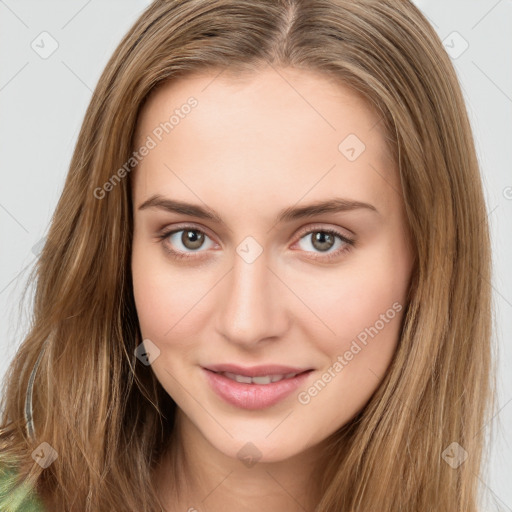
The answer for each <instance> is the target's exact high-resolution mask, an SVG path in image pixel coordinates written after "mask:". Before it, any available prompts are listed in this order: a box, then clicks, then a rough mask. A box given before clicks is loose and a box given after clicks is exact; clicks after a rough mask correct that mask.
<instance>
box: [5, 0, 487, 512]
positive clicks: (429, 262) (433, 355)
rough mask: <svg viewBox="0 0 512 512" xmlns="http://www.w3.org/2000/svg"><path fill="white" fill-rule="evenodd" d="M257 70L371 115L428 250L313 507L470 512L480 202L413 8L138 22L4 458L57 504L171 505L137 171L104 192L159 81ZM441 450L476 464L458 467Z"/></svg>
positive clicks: (168, 433)
mask: <svg viewBox="0 0 512 512" xmlns="http://www.w3.org/2000/svg"><path fill="white" fill-rule="evenodd" d="M263 64H267V65H268V64H270V65H272V66H274V67H276V68H277V67H279V66H281V67H286V66H292V67H295V68H298V69H305V70H314V71H319V72H321V73H323V74H324V76H326V77H327V76H328V77H330V78H333V79H334V80H337V81H338V82H339V83H340V84H344V85H346V86H348V87H350V88H352V90H354V91H358V92H359V93H361V94H363V95H364V97H365V98H366V99H367V101H368V105H369V106H371V107H372V108H375V109H376V110H377V111H378V112H379V114H380V116H381V118H382V121H381V122H382V123H383V126H384V127H385V129H386V133H387V142H388V144H389V147H390V149H391V150H392V154H393V155H394V158H395V159H396V163H397V168H398V169H399V173H400V180H401V184H402V189H403V196H404V202H405V208H406V214H407V221H408V224H409V227H410V231H411V234H412V239H413V243H414V250H415V253H416V261H415V266H414V271H413V275H412V278H411V288H410V301H409V303H408V304H407V308H406V314H405V315H404V320H403V324H402V330H401V338H400V342H399V345H398V348H397V350H396V353H395V355H394V358H393V361H392V363H391V366H390V368H389V370H388V372H387V374H386V376H385V377H384V380H383V382H382V383H381V385H380V387H379V388H378V390H377V391H376V392H375V394H374V396H373V397H372V398H371V400H370V401H369V403H368V404H367V405H366V406H365V407H364V409H363V410H362V411H360V413H359V414H358V415H357V417H356V418H354V420H353V421H351V422H350V423H349V424H348V425H345V426H344V427H343V428H341V429H340V430H339V431H338V432H336V433H335V434H333V435H332V436H330V438H329V439H328V441H329V445H328V448H329V457H328V459H327V460H328V464H327V466H324V467H323V468H322V474H323V480H322V489H321V496H322V497H321V500H320V502H319V503H318V505H317V507H316V509H315V510H316V511H317V512H340V511H361V512H363V511H364V512H369V511H379V512H391V511H398V510H403V511H411V512H412V511H415V512H417V511H425V512H426V511H431V510H436V511H437V510H450V511H456V510H457V511H464V512H476V510H477V499H478V489H479V486H478V475H479V474H480V471H481V461H482V454H483V453H484V448H485V440H484V438H483V434H484V432H485V430H484V429H483V427H484V426H485V425H486V422H487V421H488V419H489V418H490V414H492V411H493V407H492V406H490V405H489V404H493V403H494V402H493V401H492V400H491V398H492V397H493V396H494V395H493V387H494V381H493V375H494V374H493V371H492V370H493V368H492V362H493V360H492V357H491V348H492V347H491V340H492V337H491V331H492V308H491V290H490V286H489V282H490V277H491V276H490V274H491V257H490V236H489V228H488V222H487V217H486V205H485V201H484V196H483V191H482V183H481V177H480V174H479V165H478V161H477V157H476V153H475V147H474V141H473V136H472V132H471V128H470V123H469V121H468V116H467V112H466V107H465V103H464V100H463V96H462V93H461V88H460V85H459V83H458V80H457V77H456V73H455V71H454V68H453V65H452V63H451V61H450V58H449V57H448V55H447V54H446V52H445V51H444V49H443V46H442V43H441V41H440V39H439V38H438V36H437V34H436V32H435V31H434V30H433V28H432V27H431V26H430V25H429V23H428V22H427V20H426V19H425V17H424V16H423V15H422V14H421V12H420V11H419V10H418V9H417V8H416V7H415V6H414V5H413V4H412V3H410V2H409V1H406V0H379V1H375V0H357V1H354V0H179V1H178V0H160V1H155V2H153V3H152V4H151V5H150V6H149V7H148V8H147V9H146V10H145V11H144V12H143V13H142V15H141V16H140V17H139V19H138V20H137V21H136V22H135V24H134V25H133V27H132V28H131V29H130V30H129V32H128V33H127V35H126V36H125V37H124V38H123V40H122V41H121V43H120V44H119V46H118V48H117V49H116V50H115V52H114V54H113V56H112V57H111V59H110V61H109V62H108V64H107V66H106V68H105V70H104V72H103V74H102V76H101V78H100V80H99V82H98V85H97V87H96V89H95V91H94V94H93V97H92V100H91V102H90V105H89V107H88V109H87V112H86V115H85V119H84V121H83V125H82V128H81V131H80V134H79V138H78V141H77V144H76V148H75V151H74V155H73V158H72V161H71V165H70V169H69V173H68V175H67V179H66V182H65V185H64V190H63V192H62V195H61V197H60V200H59V203H58V206H57V208H56V211H55V214H54V217H53V220H52V223H51V228H50V230H49V233H48V236H47V240H46V243H45V245H44V248H43V250H42V252H41V254H40V257H39V261H38V263H37V267H36V271H35V273H34V279H36V293H35V299H34V308H33V321H32V324H31V329H30V332H29V334H28V335H27V336H26V338H25V339H24V341H23V343H22V345H21V347H20V349H19V351H18V353H17V355H16V358H15V359H14V360H13V361H12V363H11V365H10V367H9V371H8V374H7V378H6V381H5V387H4V394H3V412H2V414H3V416H2V418H1V424H0V427H1V430H0V449H1V453H2V456H1V460H0V463H1V464H3V466H4V467H5V468H11V469H13V470H16V472H17V473H18V474H19V479H20V481H23V482H25V485H26V486H28V487H26V488H31V487H33V488H34V490H35V491H37V493H38V495H39V496H44V497H45V502H46V503H48V504H51V510H80V511H81V512H83V511H85V512H92V511H94V512H97V511H106V510H117V511H120V510H127V511H128V510H129V511H138V512H150V511H151V512H153V511H157V512H158V511H160V510H161V504H160V503H159V500H158V497H157V494H156V489H155V487H154V485H153V480H152V474H153V469H154V468H155V465H156V464H157V462H158V461H159V458H160V457H161V455H162V454H163V453H164V451H165V450H166V448H167V447H168V446H169V442H170V440H171V438H172V435H173V427H174V410H175V404H174V402H173V401H172V400H171V399H170V398H169V397H168V395H167V394H166V393H165V392H164V391H163V388H162V387H161V386H160V384H159V383H158V381H157V380H156V378H155V377H154V375H153V373H152V371H151V370H150V368H148V367H145V366H144V365H142V364H140V363H137V359H136V357H135V355H134V350H135V347H136V346H138V345H139V344H140V342H141V335H140V332H139V327H138V323H137V314H136V309H135V305H134V300H133V295H132V286H131V275H130V253H131V236H132V228H133V225H132V205H131V199H130V186H131V185H130V183H131V179H130V176H131V174H129V173H128V172H127V173H125V174H128V175H127V176H125V177H123V178H122V179H119V180H116V181H115V183H113V184H112V186H111V187H109V192H108V194H106V195H104V196H103V197H99V196H101V195H102V194H99V193H98V189H101V188H102V187H104V184H105V183H107V182H108V181H109V180H111V179H112V176H113V175H114V174H115V173H116V171H117V170H118V169H120V168H122V167H123V165H125V163H126V162H127V161H128V160H129V158H130V156H131V155H132V151H133V137H134V132H135V128H136V123H137V118H138V114H139V112H140V110H141V107H142V105H143V103H144V101H145V100H146V98H147V97H148V95H149V94H150V93H151V91H152V90H153V89H154V88H155V87H156V86H157V85H159V84H162V83H163V82H164V81H168V80H173V79H175V78H177V77H182V76H185V75H186V74H187V73H192V72H201V71H204V70H207V69H218V70H219V71H220V70H229V71H233V72H235V73H239V74H241V73H245V72H247V73H249V72H257V70H258V68H259V66H260V65H263ZM199 108H200V107H199ZM131 172H136V171H135V170H133V171H131ZM118 176H119V174H118ZM111 183H112V182H111ZM103 190H105V189H104V188H103ZM39 355H41V359H40V363H39V366H38V367H37V371H36V372H35V373H33V369H34V368H35V367H36V366H35V365H36V361H37V358H38V356H39ZM31 373H32V376H33V377H34V381H33V387H31V389H33V394H32V404H33V412H32V413H31V414H29V418H30V419H31V420H32V421H33V426H34V431H33V433H34V435H33V436H32V435H28V434H30V433H31V432H32V431H30V432H28V433H27V423H26V417H25V405H26V392H27V389H28V388H29V378H30V376H31ZM43 442H46V443H48V444H49V445H50V446H51V447H52V448H53V449H54V450H55V451H56V452H57V454H58V457H57V459H56V460H55V461H54V462H53V464H51V465H50V466H49V467H47V468H46V469H42V467H41V465H39V464H37V463H36V462H34V459H33V458H32V457H31V453H32V451H33V450H34V449H35V448H36V447H37V446H39V445H40V444H41V443H43ZM452 443H457V445H452ZM450 445H452V446H451V448H450ZM447 448H448V449H451V450H452V452H449V453H450V454H451V455H453V450H454V449H455V450H461V449H463V450H465V452H459V453H467V459H466V460H465V461H464V463H462V464H460V465H459V466H458V467H456V468H455V467H453V465H451V464H448V463H447V462H445V460H446V457H445V455H446V451H445V450H446V449H447ZM178 471H179V469H176V474H175V475H171V476H174V477H176V478H177V477H178V474H177V472H178ZM1 504H2V502H1V500H0V505H1ZM0 508H1V507H0Z"/></svg>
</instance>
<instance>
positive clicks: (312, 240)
mask: <svg viewBox="0 0 512 512" xmlns="http://www.w3.org/2000/svg"><path fill="white" fill-rule="evenodd" d="M304 241H305V242H306V243H304ZM298 245H299V247H300V248H301V249H302V250H304V251H305V252H309V253H311V254H312V257H313V259H318V260H324V261H327V260H330V259H333V258H338V257H340V256H341V255H342V254H344V253H345V252H347V251H349V250H350V249H351V248H352V246H353V245H354V240H351V239H349V238H347V237H346V236H343V235H342V234H341V233H339V232H338V231H335V230H332V229H318V228H317V229H310V230H309V231H306V232H305V233H303V235H302V236H301V238H300V240H299V242H298ZM301 245H302V247H301ZM333 248H334V250H331V249H333Z"/></svg>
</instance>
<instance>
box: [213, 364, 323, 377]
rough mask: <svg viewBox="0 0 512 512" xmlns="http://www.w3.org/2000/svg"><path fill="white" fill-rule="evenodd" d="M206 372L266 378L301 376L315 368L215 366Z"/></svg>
mask: <svg viewBox="0 0 512 512" xmlns="http://www.w3.org/2000/svg"><path fill="white" fill-rule="evenodd" d="M204 368H205V369H206V370H210V371H212V372H215V373H224V372H227V373H231V374H234V375H243V376H246V377H264V376H272V375H284V376H286V375H290V374H295V375H298V374H301V373H304V372H306V371H309V370H312V369H313V368H307V367H306V368H304V367H303V368H300V367H293V366H284V365H277V364H266V365H260V366H239V365H236V364H229V363H227V364H214V365H208V366H205V367H204Z"/></svg>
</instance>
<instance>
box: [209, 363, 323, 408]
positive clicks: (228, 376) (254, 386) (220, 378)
mask: <svg viewBox="0 0 512 512" xmlns="http://www.w3.org/2000/svg"><path fill="white" fill-rule="evenodd" d="M226 368H228V369H229V370H234V371H228V370H226ZM217 370H218V371H217ZM202 372H203V374H204V375H205V377H206V381H207V383H208V384H209V386H210V388H211V389H212V391H214V392H215V394H216V395H217V396H219V397H220V398H222V399H223V400H224V401H225V402H227V403H229V404H231V405H234V406H235V407H238V408H241V409H249V410H255V409H264V408H266V407H270V406H272V405H274V404H276V403H278V402H280V401H281V400H284V399H285V398H286V397H288V396H289V395H290V394H291V393H293V392H294V391H296V390H297V389H298V388H299V387H300V386H301V385H303V384H305V382H306V381H307V380H308V379H309V377H310V375H311V374H312V373H314V372H313V370H312V369H306V370H304V369H302V368H293V367H290V366H278V365H266V366H258V367H251V368H247V367H245V368H243V367H240V366H236V365H212V366H209V367H208V368H204V367H203V368H202ZM275 372H277V373H275ZM279 372H281V373H279ZM248 374H253V375H248ZM287 375H288V378H287V377H286V376H287ZM270 376H274V377H276V376H278V377H281V378H280V379H279V380H275V381H274V382H272V379H270V382H269V377H270ZM233 377H234V378H233ZM237 377H239V378H238V379H237ZM244 379H245V380H244ZM247 379H249V380H250V382H248V381H247Z"/></svg>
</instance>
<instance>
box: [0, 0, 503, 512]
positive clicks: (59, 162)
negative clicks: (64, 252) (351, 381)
mask: <svg viewBox="0 0 512 512" xmlns="http://www.w3.org/2000/svg"><path fill="white" fill-rule="evenodd" d="M416 3H417V5H418V6H419V7H420V8H421V9H422V10H423V12H424V13H425V14H426V15H427V16H428V18H429V19H430V21H431V23H432V25H433V26H434V28H435V29H436V30H437V33H438V34H439V35H440V37H441V39H443V40H444V41H446V49H447V51H448V52H449V53H450V55H451V56H452V58H453V62H454V64H455V66H456V69H457V72H458V74H459V78H460V80H461V83H462V87H463V90H464V94H465V97H466V102H467V106H468V110H469V114H470V117H471V121H472V125H473V130H474V133H475V137H476V144H477V149H478V154H479V159H480V163H481V166H482V173H483V179H484V184H485V193H486V198H487V205H488V211H489V220H490V223H491V226H492V238H493V249H494V277H493V280H492V283H489V285H490V286H492V288H493V293H494V304H495V310H496V332H495V339H496V345H497V346H498V349H499V354H498V362H499V375H498V377H499V390H498V391H499V395H498V396H499V398H498V400H499V409H500V410H499V413H498V414H497V415H496V417H495V418H494V420H493V421H492V423H491V424H489V425H488V426H487V427H486V433H487V434H488V435H489V436H492V439H493V443H492V446H493V448H492V458H491V460H490V461H489V464H488V467H487V473H486V474H485V475H484V477H483V482H484V484H485V489H486V490H487V493H486V496H487V498H486V501H485V503H483V504H482V511H484V510H485V511H498V510H499V511H510V512H512V488H511V485H510V482H512V447H511V445H510V442H509V439H510V434H511V433H512V403H511V402H512V379H511V377H510V376H511V374H512V365H511V361H512V342H511V334H512V321H511V319H512V272H511V270H510V265H509V262H511V261H512V244H511V241H510V233H511V230H510V226H511V222H510V221H511V219H512V172H511V168H510V165H511V162H512V140H510V136H511V133H512V66H511V64H512V1H511V0H499V1H497V0H473V1H467V0H430V1H429V0H418V1H417V2H416ZM148 4H149V1H148V0H122V1H121V0H89V1H87V0H60V1H48V0H44V1H43V0H31V1H29V0H0V113H1V115H0V150H1V152H0V156H1V159H0V241H1V250H0V322H1V323H0V378H1V377H3V375H4V373H5V371H6V369H7V365H8V363H9V362H10V361H11V359H12V358H13V357H14V356H15V352H16V349H17V347H18V345H19V343H20V342H21V340H22V338H23V335H24V334H25V333H26V331H27V327H28V312H29V309H28V307H29V306H30V305H29V304H27V305H26V307H25V310H24V311H23V312H19V303H20V293H21V290H22V288H23V286H24V284H25V279H26V276H27V275H28V272H29V270H30V269H31V268H32V267H33V264H34V261H35V254H36V253H37V243H38V242H39V241H40V240H41V239H42V238H43V237H44V236H45V234H46V231H47V228H48V225H49V222H50V219H51V215H52V212H53V210H54V208H55V206H56V204H57V200H58V198H59V196H60V193H61V190H62V187H63V184H64V178H65V176H66V173H67V168H68V165H69V162H70V159H71V154H72V150H73V147H74V144H75V142H76V138H77V135H78V131H79V128H80V124H81V122H82V119H83V116H84V113H85V109H86V107H87V104H88V102H89V100H90V98H91V93H92V89H93V88H94V87H95V84H96V82H97V80H98V78H99V76H100V73H101V72H102V70H103V68H104V66H105V65H106V63H107V60H108V58H109V57H110V55H111V53H112V52H113V50H114V48H115V47H116V46H117V44H118V43H119V41H120V40H121V37H122V36H123V35H124V33H125V32H126V30H128V28H129V27H130V26H131V24H132V23H133V22H134V21H135V19H136V18H137V17H138V15H139V14H140V12H141V11H142V10H143V9H144V8H145V7H146V6H147V5H148ZM45 31H46V32H48V33H49V34H50V36H45V35H42V36H41V35H40V34H41V33H42V32H45ZM43 38H44V43H43V42H41V40H42V39H43ZM52 39H54V40H55V41H56V42H57V43H58V48H57V49H56V51H55V52H54V53H53V54H52V55H50V56H49V57H47V58H42V57H41V56H40V55H39V54H38V53H36V51H35V50H34V49H33V48H32V45H33V46H34V47H36V48H38V51H39V52H43V51H48V50H49V49H51V44H52ZM43 44H44V49H43ZM36 45H39V47H37V46H36ZM466 46H468V47H467V49H466ZM464 50H465V51H464ZM507 225H508V226H509V227H508V228H507V227H506V226H507ZM34 246H35V247H34ZM437 462H438V461H432V463H433V464H436V463H437Z"/></svg>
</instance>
